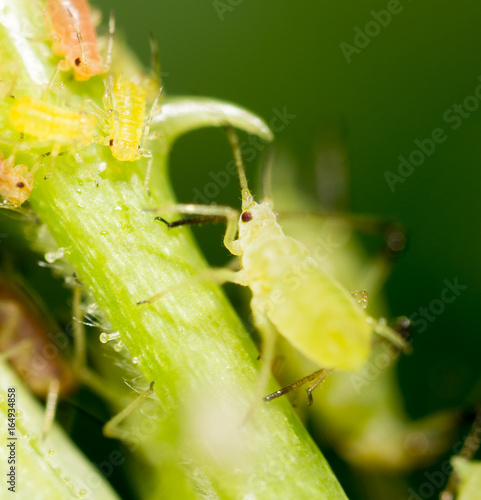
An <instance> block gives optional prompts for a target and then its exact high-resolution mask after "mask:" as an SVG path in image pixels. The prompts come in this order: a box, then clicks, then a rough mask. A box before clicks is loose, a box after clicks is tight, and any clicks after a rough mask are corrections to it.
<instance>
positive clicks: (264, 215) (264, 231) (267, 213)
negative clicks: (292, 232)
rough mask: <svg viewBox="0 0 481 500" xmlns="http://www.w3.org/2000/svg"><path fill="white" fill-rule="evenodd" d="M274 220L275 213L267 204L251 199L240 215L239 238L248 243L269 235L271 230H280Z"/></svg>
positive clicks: (271, 232)
mask: <svg viewBox="0 0 481 500" xmlns="http://www.w3.org/2000/svg"><path fill="white" fill-rule="evenodd" d="M275 222H276V215H275V214H274V212H273V211H272V209H271V208H270V206H269V204H267V203H256V202H255V201H252V202H251V204H250V205H249V207H248V208H246V209H244V210H243V211H242V213H241V215H240V218H239V239H240V240H241V241H242V242H244V243H245V244H249V242H251V241H255V240H256V239H259V238H262V237H263V236H269V237H271V236H273V232H276V231H278V230H279V231H281V230H280V227H279V226H278V225H277V224H275ZM281 234H282V233H281Z"/></svg>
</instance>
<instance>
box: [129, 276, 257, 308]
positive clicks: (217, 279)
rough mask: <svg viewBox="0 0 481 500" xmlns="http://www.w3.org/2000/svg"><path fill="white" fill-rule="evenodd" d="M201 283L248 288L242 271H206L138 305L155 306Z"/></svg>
mask: <svg viewBox="0 0 481 500" xmlns="http://www.w3.org/2000/svg"><path fill="white" fill-rule="evenodd" d="M201 281H213V282H214V283H216V284H217V285H222V284H224V283H236V284H237V285H242V286H247V282H246V279H245V275H244V273H243V272H242V271H231V270H230V269H225V268H214V269H205V270H204V271H201V272H200V273H198V274H195V275H194V276H191V277H189V278H186V279H185V280H182V281H181V282H180V283H177V284H175V285H172V286H169V287H167V288H166V289H165V290H162V291H161V292H159V293H157V294H155V295H154V296H153V297H150V299H148V300H141V301H140V302H137V305H141V304H153V303H154V302H157V301H158V300H160V299H162V298H163V297H165V296H166V295H168V294H170V293H172V292H175V291H177V290H181V289H183V288H185V287H187V286H190V285H194V284H196V283H199V282H201Z"/></svg>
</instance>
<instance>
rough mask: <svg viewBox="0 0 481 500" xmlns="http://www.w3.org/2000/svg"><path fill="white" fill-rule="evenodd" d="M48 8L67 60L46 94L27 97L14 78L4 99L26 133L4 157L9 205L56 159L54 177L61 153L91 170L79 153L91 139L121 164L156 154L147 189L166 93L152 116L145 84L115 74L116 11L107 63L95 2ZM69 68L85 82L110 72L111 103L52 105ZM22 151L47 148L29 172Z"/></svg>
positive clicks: (50, 27) (0, 176)
mask: <svg viewBox="0 0 481 500" xmlns="http://www.w3.org/2000/svg"><path fill="white" fill-rule="evenodd" d="M42 13H43V15H44V17H45V25H46V29H47V32H48V33H49V39H50V41H51V49H52V52H53V53H54V54H55V55H58V56H60V57H61V58H62V59H61V60H60V61H59V62H58V64H57V68H56V70H55V72H54V74H53V76H52V78H51V80H50V83H49V84H48V86H47V87H46V88H45V89H43V91H42V92H41V96H38V97H32V96H30V95H29V96H22V95H19V94H18V93H17V92H16V90H15V84H14V83H13V84H12V89H11V92H7V93H6V95H5V96H4V99H5V100H6V101H11V102H9V109H8V120H9V123H10V126H11V128H12V130H14V131H16V132H18V133H19V142H18V145H17V147H14V152H12V153H11V154H10V155H9V156H8V158H7V159H6V160H5V159H3V158H2V160H1V161H2V163H1V165H2V167H1V170H0V195H1V196H3V197H4V203H3V206H4V207H7V208H16V207H18V206H20V205H21V204H22V203H23V202H24V201H26V200H27V199H28V197H29V195H30V192H31V191H32V188H33V183H34V175H35V172H36V170H37V168H38V167H39V166H41V165H42V163H44V162H45V159H46V157H49V161H50V169H49V171H48V173H47V174H46V175H45V176H44V178H45V179H47V178H48V177H49V176H50V175H51V173H52V171H53V168H54V164H55V160H56V158H57V157H58V156H59V155H60V154H67V153H68V154H72V155H73V156H74V158H75V160H76V162H77V163H78V164H80V165H81V166H82V167H83V168H90V167H89V166H88V165H87V164H86V163H85V162H84V161H83V159H82V156H81V155H80V154H79V150H80V149H82V148H84V147H86V146H89V145H91V144H102V145H106V146H109V147H110V149H111V151H112V155H113V157H114V158H115V159H117V160H118V161H121V162H133V161H138V160H140V159H141V158H142V157H146V158H148V165H147V173H146V178H145V185H146V188H147V187H148V182H149V178H150V168H151V165H152V160H153V158H152V153H151V152H150V151H149V150H148V149H146V148H145V142H146V141H147V140H148V139H149V130H150V123H151V121H152V117H153V114H154V112H155V108H156V105H157V103H158V99H159V97H160V94H161V91H159V93H158V95H157V97H156V98H155V100H154V102H153V105H152V108H151V111H150V114H149V116H146V107H147V96H146V92H145V89H144V88H143V85H142V83H135V82H133V81H130V80H128V79H126V78H125V77H124V76H123V75H121V74H119V75H112V74H110V75H108V73H110V67H111V61H112V52H113V37H114V28H115V26H114V17H113V15H112V16H111V18H110V23H109V43H108V48H107V53H106V57H105V61H104V59H103V57H102V55H101V49H100V44H99V39H98V38H97V33H96V29H95V25H94V21H93V16H92V12H91V10H90V7H89V5H88V3H87V0H48V1H47V3H46V7H45V9H44V10H43V11H42ZM69 70H72V72H73V77H74V79H75V80H77V81H79V82H83V81H85V80H89V79H90V78H92V77H95V76H98V75H101V76H103V77H104V82H105V89H106V90H105V94H104V97H103V101H104V107H103V108H101V107H99V106H97V105H96V104H95V103H94V102H92V101H89V100H86V101H84V102H83V104H82V105H81V106H80V107H71V106H69V105H68V103H65V104H59V103H58V102H56V103H55V104H54V103H52V102H50V101H51V99H50V94H51V93H52V89H53V87H54V86H56V84H57V83H58V82H57V79H58V75H59V73H60V72H61V71H69ZM60 95H61V94H60ZM57 100H58V99H57ZM3 142H7V141H3ZM7 143H8V142H7ZM19 148H21V149H22V151H30V150H31V149H33V148H43V149H45V148H46V149H47V152H46V153H43V154H42V155H41V156H39V159H38V161H37V163H36V164H35V167H34V168H32V169H31V170H29V169H28V168H27V167H25V165H17V166H15V150H16V149H19ZM91 174H92V176H93V177H94V179H95V181H96V184H97V185H98V183H99V181H98V174H97V173H96V172H94V171H91ZM21 184H22V185H21Z"/></svg>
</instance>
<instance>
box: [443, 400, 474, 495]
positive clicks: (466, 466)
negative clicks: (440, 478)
mask: <svg viewBox="0 0 481 500" xmlns="http://www.w3.org/2000/svg"><path fill="white" fill-rule="evenodd" d="M480 441H481V409H478V411H477V414H476V417H475V419H474V423H473V425H472V427H471V430H470V431H469V433H468V435H467V436H466V439H465V441H464V444H463V447H462V448H461V451H460V452H459V454H458V455H456V456H454V457H452V458H451V463H452V465H453V469H452V472H451V476H450V477H449V480H448V482H447V484H446V486H445V489H444V491H443V492H442V493H441V495H440V497H439V498H440V500H453V499H454V498H456V500H477V499H478V498H479V496H480V491H481V462H480V461H475V460H473V458H474V456H475V454H476V452H477V451H478V449H479V445H480Z"/></svg>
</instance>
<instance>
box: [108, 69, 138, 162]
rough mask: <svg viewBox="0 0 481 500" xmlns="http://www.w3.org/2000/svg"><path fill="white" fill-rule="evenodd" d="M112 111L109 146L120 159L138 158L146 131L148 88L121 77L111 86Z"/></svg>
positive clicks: (133, 159) (115, 156) (134, 159)
mask: <svg viewBox="0 0 481 500" xmlns="http://www.w3.org/2000/svg"><path fill="white" fill-rule="evenodd" d="M112 103H113V106H112V108H113V112H112V113H111V114H110V116H109V126H110V137H109V145H110V148H111V150H112V155H113V157H114V158H116V159H117V160H119V161H137V160H140V158H142V156H143V151H142V150H141V141H142V135H143V132H144V120H145V108H146V96H145V90H144V89H143V88H141V87H139V86H138V85H136V84H135V83H133V82H130V81H125V80H124V79H123V78H122V77H121V76H119V77H118V78H117V79H116V81H115V84H114V86H113V88H112Z"/></svg>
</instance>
